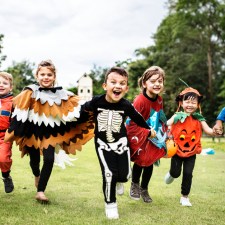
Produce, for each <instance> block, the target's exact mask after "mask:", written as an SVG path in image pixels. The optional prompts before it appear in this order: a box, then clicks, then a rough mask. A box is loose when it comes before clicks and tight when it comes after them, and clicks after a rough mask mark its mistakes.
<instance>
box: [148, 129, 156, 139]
mask: <svg viewBox="0 0 225 225" xmlns="http://www.w3.org/2000/svg"><path fill="white" fill-rule="evenodd" d="M155 136H156V131H155V130H154V129H153V128H151V134H150V136H149V138H154V137H155Z"/></svg>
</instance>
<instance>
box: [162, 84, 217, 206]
mask: <svg viewBox="0 0 225 225" xmlns="http://www.w3.org/2000/svg"><path fill="white" fill-rule="evenodd" d="M202 98H203V97H202V95H201V94H200V93H199V92H198V91H197V90H196V89H194V88H191V87H188V88H186V89H184V90H183V91H182V92H181V93H180V94H179V95H178V96H177V98H176V101H177V102H178V109H177V112H176V113H175V114H174V115H173V116H172V117H171V118H170V119H169V120H168V121H167V125H168V126H170V132H171V134H172V135H173V137H174V141H175V142H176V144H177V145H178V150H177V153H176V154H175V155H174V156H173V157H172V158H171V165H170V170H169V172H168V173H167V174H166V176H165V183H166V184H170V183H172V182H173V180H174V178H178V177H179V176H180V174H181V170H182V166H183V178H182V184H181V195H182V196H181V198H180V204H181V205H182V206H192V204H191V203H190V200H189V198H188V196H189V193H190V190H191V184H192V177H193V170H194V166H195V160H196V154H200V153H201V151H202V147H201V136H202V130H203V131H204V132H205V133H206V134H208V135H211V136H214V132H213V129H211V128H210V127H209V126H208V124H207V123H206V121H205V118H204V117H203V116H202V115H201V107H200V103H201V100H202ZM180 107H181V108H182V109H183V111H179V109H180ZM197 109H199V111H200V113H198V112H196V111H197Z"/></svg>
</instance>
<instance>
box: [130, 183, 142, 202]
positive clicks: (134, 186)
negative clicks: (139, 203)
mask: <svg viewBox="0 0 225 225" xmlns="http://www.w3.org/2000/svg"><path fill="white" fill-rule="evenodd" d="M130 197H131V198H132V199H134V200H139V199H140V186H139V184H138V183H133V182H131V187H130Z"/></svg>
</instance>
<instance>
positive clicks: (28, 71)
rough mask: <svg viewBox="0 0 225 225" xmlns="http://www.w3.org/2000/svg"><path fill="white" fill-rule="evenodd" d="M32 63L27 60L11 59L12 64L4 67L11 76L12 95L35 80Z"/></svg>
mask: <svg viewBox="0 0 225 225" xmlns="http://www.w3.org/2000/svg"><path fill="white" fill-rule="evenodd" d="M34 65H35V64H34V63H30V62H28V61H22V62H20V63H17V62H15V61H13V63H12V66H9V67H8V68H7V69H6V71H7V72H8V73H11V74H12V76H13V93H14V95H17V94H19V93H20V92H21V91H22V90H23V88H24V87H25V86H27V85H29V84H33V83H35V82H36V80H35V78H34V76H33V69H34Z"/></svg>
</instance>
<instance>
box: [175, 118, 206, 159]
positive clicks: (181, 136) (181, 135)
mask: <svg viewBox="0 0 225 225" xmlns="http://www.w3.org/2000/svg"><path fill="white" fill-rule="evenodd" d="M201 129H202V128H201V123H200V122H199V121H198V120H196V119H193V118H192V117H190V116H189V117H187V118H186V120H185V121H184V122H183V123H181V122H178V123H177V124H174V125H173V127H172V135H173V137H174V141H175V142H176V144H177V146H178V153H177V154H178V155H179V156H188V155H193V154H195V153H196V152H198V151H199V148H200V138H201V135H202V131H201Z"/></svg>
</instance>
